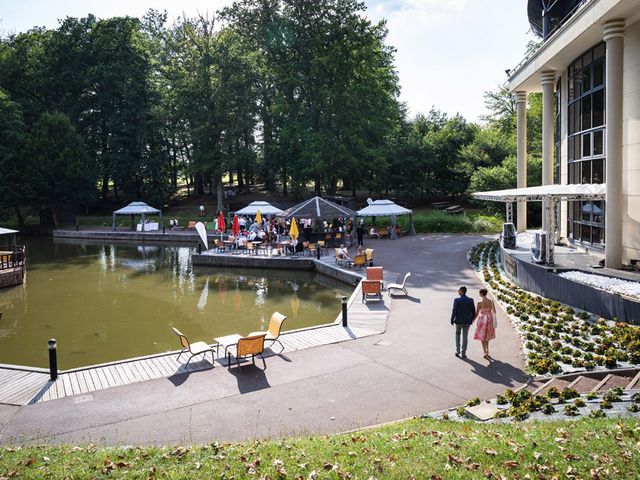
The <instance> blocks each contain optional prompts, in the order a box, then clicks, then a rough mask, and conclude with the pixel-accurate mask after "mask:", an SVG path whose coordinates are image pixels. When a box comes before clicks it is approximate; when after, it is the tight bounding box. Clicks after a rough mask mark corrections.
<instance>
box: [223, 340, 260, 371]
mask: <svg viewBox="0 0 640 480" xmlns="http://www.w3.org/2000/svg"><path fill="white" fill-rule="evenodd" d="M264 337H265V334H264V333H261V334H258V335H249V336H247V337H240V336H239V338H238V340H237V342H236V343H233V344H229V345H227V346H226V347H225V349H224V353H225V356H226V357H227V361H228V363H227V366H228V367H229V368H230V367H231V352H230V351H229V347H234V346H235V348H236V354H235V357H236V363H237V365H238V366H240V358H243V357H248V356H249V355H251V360H252V361H253V363H256V355H260V356H261V357H262V361H263V362H264V355H263V352H264Z"/></svg>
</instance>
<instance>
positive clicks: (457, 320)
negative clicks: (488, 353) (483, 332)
mask: <svg viewBox="0 0 640 480" xmlns="http://www.w3.org/2000/svg"><path fill="white" fill-rule="evenodd" d="M458 295H459V296H458V298H456V299H455V300H454V301H453V310H452V311H451V325H454V324H455V326H456V357H462V358H467V343H468V338H469V327H471V324H472V323H473V319H474V317H475V314H476V307H475V303H474V302H473V299H471V298H469V297H467V287H464V286H462V287H460V288H459V289H458ZM460 337H462V345H461V344H460Z"/></svg>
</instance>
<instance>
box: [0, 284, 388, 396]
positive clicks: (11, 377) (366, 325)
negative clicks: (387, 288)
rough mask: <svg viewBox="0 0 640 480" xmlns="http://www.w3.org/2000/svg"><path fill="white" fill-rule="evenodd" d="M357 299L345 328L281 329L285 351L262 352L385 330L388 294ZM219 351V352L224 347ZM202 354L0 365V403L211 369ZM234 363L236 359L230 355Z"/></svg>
mask: <svg viewBox="0 0 640 480" xmlns="http://www.w3.org/2000/svg"><path fill="white" fill-rule="evenodd" d="M393 280H395V279H393ZM385 281H386V279H385ZM361 297H362V293H361V289H360V286H358V287H357V288H356V290H355V291H354V292H353V294H352V295H351V298H350V299H349V302H348V310H347V312H348V326H347V327H343V326H342V324H341V322H340V319H341V317H340V316H339V317H338V318H337V319H336V321H335V322H334V323H333V324H329V325H322V326H319V327H313V328H306V329H300V330H293V331H288V332H283V334H282V335H281V336H280V341H281V342H282V345H283V347H284V350H283V351H282V352H280V347H279V346H277V344H276V346H275V347H274V348H275V351H271V350H270V349H267V350H266V351H265V352H266V355H265V356H270V355H277V354H280V353H286V352H293V351H296V350H303V349H306V348H312V347H317V346H320V345H329V344H332V343H338V342H344V341H347V340H354V339H356V338H362V337H366V336H370V335H377V334H380V333H383V332H384V331H385V328H386V322H387V318H388V316H389V305H390V301H389V297H388V296H387V295H384V299H383V301H382V302H376V301H368V302H367V303H363V302H362V301H361ZM220 353H221V354H222V351H221V352H220ZM206 356H207V359H205V360H203V359H200V360H198V357H196V358H194V360H192V361H191V362H189V365H188V366H185V365H184V362H186V360H187V358H188V355H183V356H182V357H181V358H180V360H178V359H177V358H178V351H174V352H166V353H162V354H158V355H149V356H146V357H140V358H134V359H128V360H124V361H119V362H114V363H109V364H104V365H95V366H91V367H86V368H80V369H74V370H67V371H64V372H61V373H60V374H59V376H58V379H57V380H56V381H55V382H51V381H49V374H48V371H46V370H42V369H26V368H25V369H22V368H18V367H13V366H1V365H0V403H6V404H12V405H27V404H33V403H40V402H46V401H48V400H55V399H58V398H64V397H68V396H71V395H84V394H90V393H91V392H94V391H96V390H103V389H106V388H112V387H118V386H121V385H128V384H130V383H135V382H144V381H147V380H153V379H157V378H167V377H172V376H174V375H180V374H184V373H189V372H194V371H200V370H206V369H209V368H212V365H211V360H210V358H211V357H210V356H209V354H207V355H206ZM200 358H201V357H200ZM232 361H234V360H233V359H232ZM215 363H216V364H218V365H222V366H226V364H227V361H226V359H225V358H224V357H222V358H217V359H216V361H215Z"/></svg>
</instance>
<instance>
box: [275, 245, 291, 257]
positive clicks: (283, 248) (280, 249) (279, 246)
mask: <svg viewBox="0 0 640 480" xmlns="http://www.w3.org/2000/svg"><path fill="white" fill-rule="evenodd" d="M289 245H291V242H276V250H278V251H279V252H280V255H284V250H285V248H287V247H288V246H289Z"/></svg>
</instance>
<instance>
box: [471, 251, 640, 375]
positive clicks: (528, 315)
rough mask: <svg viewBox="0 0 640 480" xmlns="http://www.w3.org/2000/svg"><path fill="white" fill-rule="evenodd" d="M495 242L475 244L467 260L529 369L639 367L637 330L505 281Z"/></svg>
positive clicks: (561, 370) (563, 370) (544, 372)
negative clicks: (501, 311) (516, 340)
mask: <svg viewBox="0 0 640 480" xmlns="http://www.w3.org/2000/svg"><path fill="white" fill-rule="evenodd" d="M499 255H500V251H499V245H498V242H497V241H492V242H484V243H480V244H478V245H476V246H475V247H473V249H472V250H471V251H470V252H469V255H468V258H469V262H470V263H471V264H472V265H473V267H474V268H475V269H476V271H477V272H478V273H479V274H480V275H481V277H482V279H483V280H484V283H485V284H486V286H487V288H488V289H490V291H491V292H492V294H493V296H494V297H495V299H496V300H497V301H498V302H499V303H500V304H501V305H502V307H503V308H504V310H505V311H506V313H507V315H508V316H509V318H510V320H511V321H512V323H513V324H514V326H515V328H516V330H517V331H518V333H519V335H520V338H521V341H522V343H523V351H524V353H525V355H526V356H527V369H528V370H529V371H530V372H531V373H533V374H537V375H548V374H552V375H553V374H560V373H570V372H576V371H584V370H596V369H611V368H616V367H630V366H636V365H640V328H639V327H636V326H632V325H628V324H626V323H615V322H612V321H608V320H605V319H603V318H595V317H594V316H593V315H592V314H590V313H588V312H585V311H578V310H575V309H573V308H571V307H568V306H566V305H562V304H561V303H560V302H556V301H553V300H549V299H546V298H543V297H540V296H538V295H534V294H532V293H529V292H527V291H525V290H523V289H521V288H520V287H518V286H517V285H515V284H514V283H512V282H511V281H509V280H508V279H507V277H506V276H505V275H504V272H503V271H502V269H501V264H500V262H499Z"/></svg>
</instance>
